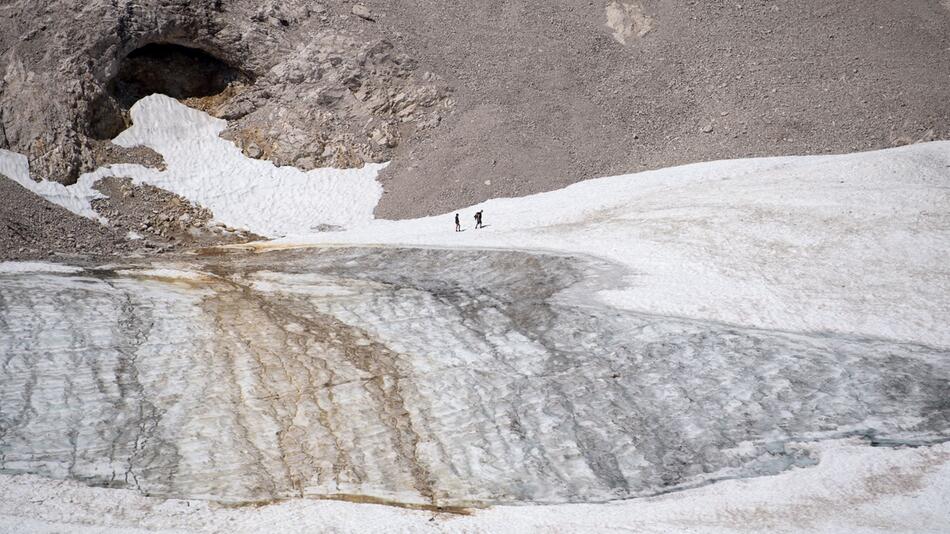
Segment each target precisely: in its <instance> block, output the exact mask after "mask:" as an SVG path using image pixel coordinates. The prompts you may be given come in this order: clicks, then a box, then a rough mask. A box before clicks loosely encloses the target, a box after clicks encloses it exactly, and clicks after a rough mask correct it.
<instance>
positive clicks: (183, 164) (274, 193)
mask: <svg viewBox="0 0 950 534" xmlns="http://www.w3.org/2000/svg"><path fill="white" fill-rule="evenodd" d="M131 115H132V123H133V125H132V127H130V128H129V129H128V130H125V131H124V132H122V133H121V134H119V136H118V137H116V138H115V140H114V141H113V142H114V143H115V144H117V145H120V146H124V147H132V146H146V147H149V148H151V149H152V150H155V151H156V152H158V153H159V154H161V155H162V157H163V158H165V164H166V169H165V170H164V171H159V170H156V169H151V168H148V167H143V166H141V165H130V164H119V165H112V166H110V167H104V168H100V169H97V170H96V171H94V172H91V173H87V174H84V175H83V179H86V180H91V181H92V182H95V181H96V180H99V179H100V178H103V177H105V176H128V177H131V178H132V180H133V182H135V183H147V184H151V185H154V186H156V187H160V188H162V189H165V190H168V191H171V192H173V193H176V194H178V195H181V196H183V197H185V198H187V199H188V200H191V201H193V202H195V203H197V204H199V205H201V206H204V207H206V208H209V209H210V210H211V211H212V213H214V218H215V220H216V221H218V222H222V223H224V224H226V225H228V226H231V227H234V228H241V229H246V230H250V231H251V232H254V233H256V234H259V235H263V236H281V235H285V234H289V233H300V232H311V231H317V227H318V226H319V225H324V224H325V225H334V226H340V227H344V228H350V227H355V226H359V225H361V224H365V223H367V222H369V221H371V220H372V219H373V209H374V208H375V207H376V203H377V202H378V201H379V198H380V196H381V195H382V187H381V186H380V185H379V184H378V183H377V182H376V175H377V174H378V173H379V171H380V170H382V169H383V168H384V167H385V166H386V165H385V164H370V163H368V164H366V165H364V166H363V168H361V169H315V170H312V171H302V170H300V169H297V168H295V167H289V166H287V167H278V166H276V165H274V164H273V163H271V162H269V161H262V160H256V159H251V158H248V157H245V156H244V154H242V153H241V150H240V149H239V148H238V147H237V146H235V145H234V144H233V143H232V142H230V141H228V140H226V139H222V138H221V137H219V134H220V133H221V132H222V131H223V130H224V129H225V128H226V127H227V121H224V120H222V119H216V118H214V117H211V116H209V115H207V114H206V113H203V112H201V111H198V110H195V109H191V108H189V107H187V106H185V105H184V104H181V103H180V102H178V101H177V100H175V99H173V98H169V97H167V96H164V95H158V94H156V95H152V96H148V97H145V98H143V99H141V100H139V101H138V102H136V103H135V105H133V106H132V109H131Z"/></svg>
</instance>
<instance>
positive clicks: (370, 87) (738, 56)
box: [0, 0, 950, 218]
mask: <svg viewBox="0 0 950 534" xmlns="http://www.w3.org/2000/svg"><path fill="white" fill-rule="evenodd" d="M0 71H2V73H3V80H2V83H0V148H8V149H10V150H14V151H17V152H20V153H23V154H26V155H28V157H29V158H30V163H31V168H32V170H33V173H34V176H35V177H42V178H47V179H54V180H58V181H62V182H64V183H70V182H72V181H74V180H75V179H76V178H77V177H78V175H79V174H80V173H82V172H85V171H88V170H91V169H93V168H95V167H96V166H98V165H101V164H103V163H108V162H114V161H116V160H117V158H118V159H121V160H124V161H141V160H142V159H143V158H145V159H146V160H147V157H148V154H142V153H121V154H116V153H115V151H114V150H112V149H110V148H108V146H109V145H108V140H109V139H110V138H111V137H113V136H114V135H115V134H116V133H118V132H119V131H121V130H122V129H123V128H124V127H125V126H126V125H127V124H128V107H129V106H130V105H131V103H132V102H134V101H135V100H136V99H137V98H138V97H140V96H142V95H145V94H149V93H151V92H163V93H166V94H169V95H171V96H174V97H176V98H180V99H182V100H184V101H186V102H187V103H188V104H189V105H192V106H194V107H198V108H201V109H203V110H205V111H208V112H209V113H211V114H213V115H216V116H219V117H223V118H226V119H228V120H229V121H230V126H229V128H228V130H227V131H226V132H225V133H224V134H223V135H224V136H225V137H227V138H229V139H232V140H233V141H234V142H235V143H237V144H238V145H239V146H240V147H242V150H243V151H244V152H245V154H247V155H248V156H250V157H256V158H265V159H270V160H272V161H274V162H276V163H278V164H281V165H284V164H293V165H295V166H298V167H302V168H305V169H306V168H314V167H320V166H328V165H332V166H338V167H352V166H360V165H362V164H363V162H365V161H383V160H390V159H391V160H392V161H393V164H392V165H391V166H390V167H389V168H387V170H386V171H385V172H384V174H383V176H382V180H383V183H384V186H385V187H386V190H387V194H386V195H384V197H383V200H382V202H381V204H380V206H379V208H378V209H377V215H378V216H381V217H391V218H402V217H412V216H419V215H424V214H432V213H436V212H441V211H445V210H449V209H452V208H455V207H459V206H463V205H467V204H471V203H475V202H478V201H481V200H484V199H486V198H490V197H497V196H514V195H522V194H527V193H532V192H537V191H542V190H549V189H554V188H557V187H561V186H564V185H566V184H568V183H571V182H574V181H578V180H582V179H586V178H591V177H595V176H603V175H609V174H618V173H626V172H631V171H636V170H643V169H648V168H657V167H663V166H669V165H674V164H679V163H686V162H693V161H700V160H709V159H719V158H734V157H746V156H759V155H781V154H809V153H826V152H848V151H854V150H861V149H870V148H879V147H885V146H891V145H896V144H903V143H908V142H914V141H918V140H929V139H936V138H947V137H950V9H948V7H947V6H946V3H945V2H940V1H939V0H908V1H906V2H888V1H884V0H873V1H868V2H864V3H862V4H860V5H858V4H854V3H828V2H819V1H817V0H780V1H764V0H757V1H751V2H743V3H736V2H721V1H708V2H695V1H687V0H677V1H673V2H658V1H653V0H645V1H641V2H635V1H630V2H616V1H612V0H599V1H590V2H557V3H552V2H543V1H540V0H532V1H527V0H521V1H515V2H511V1H505V2H502V1H499V0H491V1H487V0H486V1H480V2H456V3H444V2H436V1H435V0H385V1H384V0H365V2H364V3H353V2H348V1H343V0H333V1H325V2H309V1H301V0H287V1H282V2H277V1H274V0H271V1H269V2H265V3H263V4H262V3H261V2H258V1H251V0H196V1H191V2H181V1H178V0H140V1H131V0H92V1H80V0H46V1H41V2H37V1H33V0H15V1H11V2H6V3H4V4H3V5H2V6H0ZM123 158H124V159H123ZM145 162H146V163H148V161H145Z"/></svg>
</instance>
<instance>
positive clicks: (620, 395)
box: [0, 248, 950, 511]
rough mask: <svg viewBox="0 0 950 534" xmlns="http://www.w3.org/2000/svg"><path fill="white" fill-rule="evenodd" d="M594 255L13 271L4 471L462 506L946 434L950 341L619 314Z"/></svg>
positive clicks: (2, 348)
mask: <svg viewBox="0 0 950 534" xmlns="http://www.w3.org/2000/svg"><path fill="white" fill-rule="evenodd" d="M623 274H624V273H622V272H620V271H618V270H617V268H616V267H614V266H612V265H609V264H605V263H602V262H598V261H595V260H590V259H582V258H572V257H563V256H556V255H541V254H529V253H521V252H506V251H453V250H427V249H397V248H381V249H380V248H357V249H345V248H332V249H318V250H314V249H309V250H288V251H277V252H269V253H266V254H241V253H237V254H228V255H225V256H202V257H199V258H197V259H195V260H193V261H192V262H191V263H189V264H187V265H185V264H178V265H174V266H128V267H126V268H121V269H120V268H116V269H108V270H95V269H89V270H86V271H84V272H81V273H75V274H52V273H31V274H26V273H21V274H16V275H3V276H0V327H2V331H0V472H5V473H23V472H28V473H37V474H42V475H45V476H49V477H54V478H69V479H77V480H82V481H84V482H86V483H88V484H92V485H103V486H117V487H132V488H136V489H138V490H139V491H141V492H142V493H147V494H157V495H167V496H174V497H191V498H202V499H211V500H215V501H218V502H222V503H234V504H240V503H266V502H271V501H273V500H278V499H284V498H289V497H307V498H331V499H343V500H351V501H356V502H376V503H387V504H399V505H402V506H407V507H411V508H423V509H431V510H442V511H446V510H448V511H461V510H462V509H464V508H466V507H475V506H484V505H488V504H493V503H526V502H594V501H608V500H612V499H619V498H628V497H636V496H644V495H656V494H660V493H665V492H669V491H674V490H678V489H683V488H686V487H693V486H696V485H699V484H705V483H710V482H714V481H717V480H722V479H728V478H741V477H750V476H761V475H768V474H774V473H778V472H781V471H783V470H785V469H788V468H789V467H792V466H808V465H813V464H814V463H816V462H817V461H819V460H820V459H819V458H815V457H813V456H812V455H811V453H809V452H808V450H809V449H807V448H806V447H801V446H800V443H802V442H807V441H813V440H820V439H829V438H837V437H842V436H860V437H863V438H865V439H866V440H867V441H868V442H869V443H871V444H892V445H901V444H910V445H913V444H922V443H932V442H938V441H944V440H946V439H947V438H948V436H950V406H948V405H947V402H946V399H947V398H950V354H948V352H947V351H946V350H941V349H938V348H933V347H927V346H923V345H914V344H906V343H894V342H891V341H888V340H882V339H864V338H849V337H843V336H837V335H831V334H823V333H815V334H790V333H781V332H770V331H763V330H755V329H745V328H738V327H733V326H729V325H722V324H714V323H707V322H702V321H690V320H684V319H679V318H672V317H661V316H651V315H644V314H637V313H630V312H626V311H619V310H616V309H612V308H609V307H606V306H604V305H601V304H599V303H598V302H597V301H596V300H594V299H593V298H592V295H593V293H594V292H595V291H597V290H598V289H602V288H604V287H609V286H610V285H611V284H614V283H617V281H619V280H620V278H621V277H622V275H623Z"/></svg>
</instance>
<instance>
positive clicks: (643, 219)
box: [261, 141, 950, 346]
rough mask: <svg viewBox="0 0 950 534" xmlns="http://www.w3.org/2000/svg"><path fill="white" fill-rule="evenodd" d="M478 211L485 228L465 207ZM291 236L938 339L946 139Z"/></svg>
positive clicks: (943, 325)
mask: <svg viewBox="0 0 950 534" xmlns="http://www.w3.org/2000/svg"><path fill="white" fill-rule="evenodd" d="M476 210H484V213H485V219H484V222H485V224H486V225H487V226H486V228H485V229H481V230H475V229H473V219H472V215H473V213H474V212H475V211H476ZM458 211H459V213H461V214H462V215H463V217H462V221H463V226H464V227H465V230H466V231H464V232H461V233H456V232H454V231H453V229H454V222H453V218H454V212H453V213H448V214H445V215H441V216H437V217H427V218H422V219H415V220H409V221H381V220H378V221H374V222H373V223H372V224H369V225H366V226H363V227H360V228H356V229H353V230H350V231H345V232H336V233H322V234H311V235H297V236H288V237H286V238H284V239H281V240H278V241H277V242H274V243H271V244H262V245H261V246H262V247H264V248H266V247H268V246H273V247H286V246H294V245H301V244H327V243H334V244H359V243H362V244H387V245H400V244H401V245H424V246H445V247H473V248H486V247H498V248H512V249H536V250H550V251H558V252H567V253H576V254H586V255H591V256H598V257H601V258H605V259H608V260H612V261H616V262H618V263H621V264H623V265H626V266H627V267H629V269H630V276H629V277H628V278H627V280H626V282H625V287H624V288H623V289H619V290H615V291H607V292H604V293H603V294H602V295H601V297H603V298H604V299H605V300H606V301H608V302H609V303H611V304H614V305H616V306H620V307H623V308H626V309H631V310H636V311H642V312H647V313H656V314H664V315H673V316H683V317H690V318H697V319H708V320H715V321H722V322H727V323H732V324H740V325H747V326H753V327H761V328H772V329H781V330H797V331H815V330H822V331H838V332H844V333H853V334H859V335H871V336H882V337H889V338H894V339H897V340H905V341H916V342H923V343H930V344H935V345H939V346H950V328H948V327H947V325H948V324H950V269H948V268H947V266H948V265H950V142H946V141H942V142H934V143H926V144H919V145H913V146H907V147H901V148H896V149H889V150H883V151H877V152H867V153H860V154H848V155H838V156H805V157H781V158H763V159H749V160H731V161H718V162H711V163H700V164H694V165H686V166H682V167H675V168H670V169H661V170H657V171H650V172H643V173H639V174H632V175H625V176H614V177H610V178H601V179H597V180H590V181H586V182H580V183H577V184H574V185H572V186H569V187H567V188H564V189H561V190H558V191H552V192H549V193H542V194H538V195H532V196H528V197H523V198H514V199H510V198H504V199H496V200H491V201H488V202H485V203H482V204H480V205H477V206H472V207H470V208H466V209H462V210H458Z"/></svg>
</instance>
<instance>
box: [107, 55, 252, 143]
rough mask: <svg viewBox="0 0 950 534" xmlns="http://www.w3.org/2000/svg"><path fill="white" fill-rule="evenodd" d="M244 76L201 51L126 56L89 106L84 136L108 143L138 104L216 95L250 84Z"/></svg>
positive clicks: (245, 75)
mask: <svg viewBox="0 0 950 534" xmlns="http://www.w3.org/2000/svg"><path fill="white" fill-rule="evenodd" d="M250 81H251V78H250V76H249V75H248V74H247V73H245V72H243V71H242V70H240V69H238V68H235V67H233V66H231V65H229V64H228V63H226V62H224V61H222V60H220V59H218V58H216V57H214V56H212V55H211V54H209V53H207V52H205V51H203V50H199V49H197V48H190V47H187V46H181V45H177V44H171V43H151V44H147V45H145V46H143V47H141V48H137V49H136V50H133V51H132V52H131V53H130V54H129V55H128V56H126V57H125V58H124V59H123V60H122V62H121V64H120V65H119V70H118V72H117V73H116V75H115V76H114V77H113V78H112V80H110V81H109V84H108V86H107V93H106V94H103V95H102V96H100V97H99V98H98V99H97V100H96V101H94V102H93V104H92V106H91V109H90V119H89V128H88V135H89V136H90V137H93V138H96V139H111V138H113V137H115V136H116V135H118V134H119V132H121V131H122V130H123V129H125V128H126V127H127V126H128V125H129V108H130V107H132V104H134V103H135V102H137V101H138V100H139V99H141V98H143V97H146V96H148V95H151V94H153V93H162V94H165V95H168V96H170V97H172V98H177V99H179V100H181V99H185V98H194V97H206V96H213V95H217V94H220V93H221V92H223V91H224V90H225V89H227V88H228V86H230V85H231V84H232V83H235V82H240V83H247V82H250Z"/></svg>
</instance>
